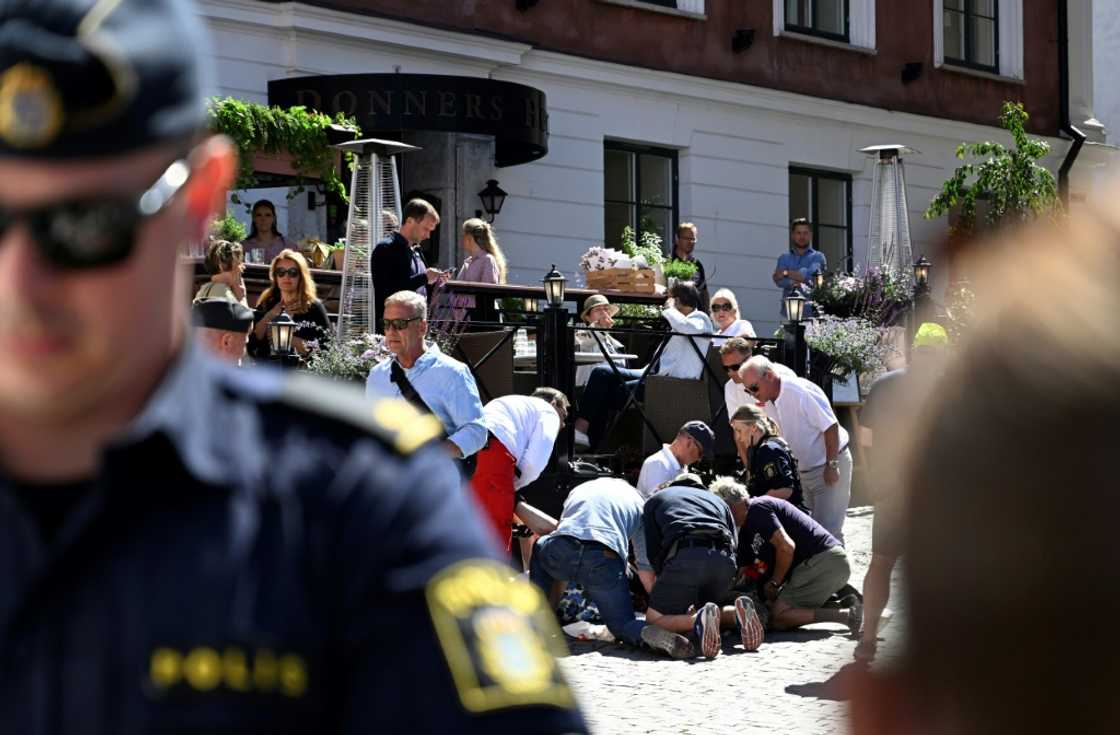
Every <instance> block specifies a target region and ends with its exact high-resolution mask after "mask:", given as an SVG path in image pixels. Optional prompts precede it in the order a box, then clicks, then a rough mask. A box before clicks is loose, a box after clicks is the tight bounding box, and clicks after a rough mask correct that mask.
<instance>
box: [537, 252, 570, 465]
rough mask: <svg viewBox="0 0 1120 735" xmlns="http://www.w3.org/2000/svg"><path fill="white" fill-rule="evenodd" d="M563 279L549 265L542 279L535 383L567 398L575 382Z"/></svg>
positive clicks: (568, 431)
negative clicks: (542, 300) (542, 306)
mask: <svg viewBox="0 0 1120 735" xmlns="http://www.w3.org/2000/svg"><path fill="white" fill-rule="evenodd" d="M566 282H567V279H566V278H564V275H563V274H562V273H560V272H559V271H558V270H556V266H555V265H553V266H552V270H550V271H549V272H548V273H547V274H546V275H545V277H544V279H542V283H543V284H544V295H545V303H546V304H547V306H548V308H546V309H545V310H544V313H543V314H542V318H541V320H540V321H539V322H537V323H538V324H539V325H540V326H539V327H538V329H537V385H541V386H548V387H550V388H555V389H557V390H559V391H562V392H563V393H564V395H566V396H569V397H571V395H572V392H573V390H574V387H575V386H574V384H575V368H574V362H573V361H574V359H575V332H574V331H573V330H571V329H569V328H568V319H569V317H570V314H569V313H568V307H567V306H566V305H565V304H564V286H565V284H566ZM571 426H572V425H569V427H568V430H567V431H565V432H564V433H563V436H564V439H565V441H566V442H567V450H566V454H567V456H568V459H569V460H570V459H571V454H572V452H571V449H572V433H571Z"/></svg>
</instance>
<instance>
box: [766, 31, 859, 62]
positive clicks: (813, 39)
mask: <svg viewBox="0 0 1120 735" xmlns="http://www.w3.org/2000/svg"><path fill="white" fill-rule="evenodd" d="M778 37H779V38H789V39H792V40H794V41H804V42H805V43H815V44H819V45H821V46H828V47H830V48H838V49H841V50H843V51H854V52H855V53H857V54H866V55H868V56H875V55H877V54H878V53H879V50H878V49H873V48H865V47H863V46H856V45H854V44H851V43H845V42H844V41H834V40H832V39H831V38H821V37H820V36H812V35H809V34H808V33H798V32H797V31H782V32H781V33H779V34H778Z"/></svg>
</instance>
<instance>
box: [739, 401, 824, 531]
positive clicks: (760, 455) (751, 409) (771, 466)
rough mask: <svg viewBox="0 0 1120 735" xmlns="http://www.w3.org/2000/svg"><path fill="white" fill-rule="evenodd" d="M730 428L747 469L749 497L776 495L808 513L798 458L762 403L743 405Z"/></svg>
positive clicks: (740, 457)
mask: <svg viewBox="0 0 1120 735" xmlns="http://www.w3.org/2000/svg"><path fill="white" fill-rule="evenodd" d="M731 429H732V431H734V432H735V448H736V449H737V450H738V452H739V459H740V460H742V462H743V467H745V468H746V472H747V492H748V493H749V494H750V496H751V497H752V498H756V497H758V496H760V495H773V496H774V497H776V498H781V499H782V500H788V501H789V502H790V503H793V504H794V505H796V506H797V507H798V508H800V509H801V510H803V511H805V512H806V513H808V512H809V509H808V508H806V507H805V497H804V495H803V494H802V492H801V477H800V475H798V473H797V460H796V459H795V458H794V456H793V452H792V451H790V448H789V444H787V443H786V440H785V439H783V438H782V437H781V431H780V429H779V427H778V424H777V422H775V421H774V419H772V418H770V417H769V416H767V415H766V411H765V410H764V409H763V408H762V406H741V407H740V408H739V409H738V410H736V411H735V415H734V416H732V417H731Z"/></svg>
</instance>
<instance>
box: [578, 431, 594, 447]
mask: <svg viewBox="0 0 1120 735" xmlns="http://www.w3.org/2000/svg"><path fill="white" fill-rule="evenodd" d="M575 437H576V438H575V444H576V446H577V447H587V448H588V449H590V448H591V440H590V439H588V438H587V434H584V433H583V432H582V431H580V430H579V429H576V430H575Z"/></svg>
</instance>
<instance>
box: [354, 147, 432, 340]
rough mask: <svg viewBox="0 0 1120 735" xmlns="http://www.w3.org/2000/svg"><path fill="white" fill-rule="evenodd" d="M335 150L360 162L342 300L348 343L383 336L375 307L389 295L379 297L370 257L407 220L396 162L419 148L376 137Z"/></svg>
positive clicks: (355, 172)
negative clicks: (365, 336) (403, 214)
mask: <svg viewBox="0 0 1120 735" xmlns="http://www.w3.org/2000/svg"><path fill="white" fill-rule="evenodd" d="M335 148H337V149H339V150H340V151H349V152H350V153H353V154H354V159H355V160H354V172H353V174H352V176H351V178H350V210H349V212H348V214H347V217H346V250H345V253H344V256H343V261H342V262H343V265H342V287H341V289H340V290H339V297H338V339H341V340H347V339H355V338H357V337H360V336H361V335H362V334H365V333H367V332H368V333H373V332H375V331H377V329H376V328H377V325H376V324H375V323H374V322H375V319H376V317H375V315H376V313H377V311H376V309H375V308H374V304H376V303H377V299H379V298H380V299H384V298H385V297H386V296H389V294H377V293H374V291H373V277H372V273H371V272H370V263H369V256H370V252H371V251H372V250H373V246H374V245H376V244H377V242H378V241H379V240H381V239H382V238H384V237H387V236H388V235H389V234H390V233H392V232H393V230H394V229H395V228H396V227H398V226H399V223H400V221H401V191H400V183H399V181H400V180H399V179H398V178H397V158H396V157H397V155H398V154H401V153H408V152H409V151H415V150H419V149H418V148H417V147H416V146H411V145H405V144H404V143H398V142H397V141H395V140H377V139H374V138H366V139H364V140H353V141H349V142H347V143H341V144H339V145H336V146H335Z"/></svg>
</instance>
